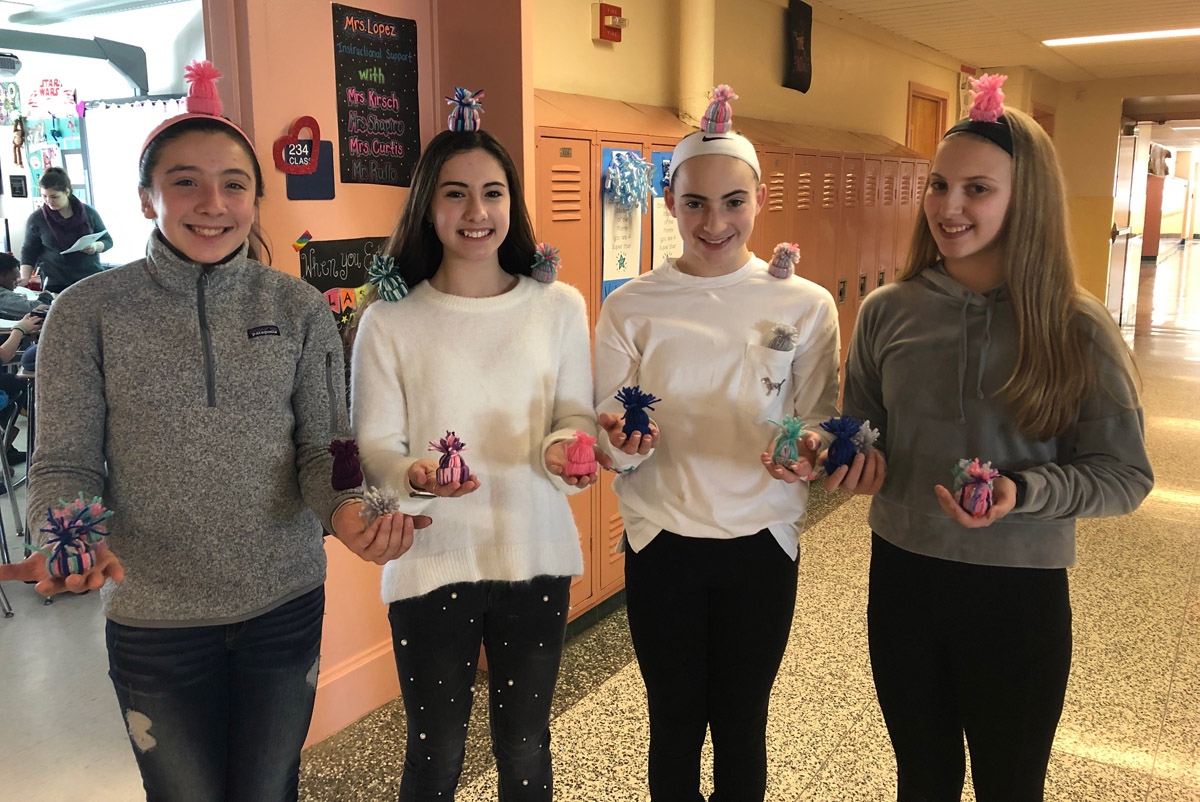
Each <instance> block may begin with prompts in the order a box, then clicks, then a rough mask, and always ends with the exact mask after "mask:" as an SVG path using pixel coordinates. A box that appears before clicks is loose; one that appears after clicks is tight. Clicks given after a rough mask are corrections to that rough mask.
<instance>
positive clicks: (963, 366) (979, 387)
mask: <svg viewBox="0 0 1200 802" xmlns="http://www.w3.org/2000/svg"><path fill="white" fill-rule="evenodd" d="M985 300H986V302H987V303H986V305H985V307H984V322H983V343H981V344H980V346H979V371H978V373H977V374H976V376H975V397H976V398H978V399H980V400H982V399H983V372H984V370H985V369H986V368H987V356H988V350H989V349H990V348H991V346H992V313H993V311H994V310H995V308H996V302H995V300H994V299H993V298H991V297H986V296H985ZM970 306H971V299H970V297H967V298H964V299H963V305H962V338H961V339H960V340H959V344H958V422H959V423H966V422H967V410H966V405H965V396H966V384H967V341H968V332H967V309H969V308H970Z"/></svg>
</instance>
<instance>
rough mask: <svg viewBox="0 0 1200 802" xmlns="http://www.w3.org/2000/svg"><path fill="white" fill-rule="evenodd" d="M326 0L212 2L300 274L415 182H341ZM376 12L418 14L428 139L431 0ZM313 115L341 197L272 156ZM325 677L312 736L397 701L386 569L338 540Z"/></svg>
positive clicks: (396, 205) (387, 1)
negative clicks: (382, 590) (315, 245)
mask: <svg viewBox="0 0 1200 802" xmlns="http://www.w3.org/2000/svg"><path fill="white" fill-rule="evenodd" d="M330 5H331V4H330V2H329V0H206V3H205V18H206V39H207V42H208V51H209V55H210V57H211V58H212V59H213V60H214V61H215V62H216V63H217V64H218V66H219V67H221V68H222V69H224V70H225V71H226V74H227V76H228V77H229V78H230V79H231V80H227V81H226V82H225V83H226V86H224V87H222V92H223V95H224V99H225V101H226V111H227V113H228V114H230V116H233V117H235V118H238V119H240V121H241V122H242V123H243V124H244V125H245V126H246V128H247V130H248V132H250V133H251V136H252V137H253V139H254V143H255V147H256V149H257V150H258V153H259V155H260V161H261V162H262V166H263V171H264V176H263V177H264V185H265V190H266V196H265V197H264V198H263V201H262V204H261V207H260V214H259V218H260V222H261V225H262V228H263V230H264V231H265V232H266V234H267V236H268V239H269V242H270V244H271V247H272V251H273V253H274V260H273V261H274V266H275V267H276V268H278V269H280V270H283V271H285V272H287V273H291V274H293V275H299V272H300V261H299V256H298V254H297V253H296V251H295V250H294V249H293V248H292V247H291V243H292V241H294V240H295V239H296V237H297V236H299V235H300V234H301V233H302V232H304V231H305V230H308V231H310V232H311V233H312V235H313V237H314V238H315V239H318V240H326V239H348V238H353V237H367V236H382V235H387V234H389V233H390V232H391V230H392V228H393V227H394V226H395V223H396V220H397V218H398V216H399V213H400V209H401V207H402V205H403V203H404V199H405V198H406V197H407V194H408V190H407V189H403V188H398V187H387V186H375V185H367V184H343V183H341V181H340V180H337V176H338V175H339V174H340V173H339V170H338V165H337V158H338V155H337V108H336V98H335V93H334V92H335V90H334V86H335V80H334V72H333V48H332V42H333V38H332V37H333V15H332V12H331V9H330ZM346 5H351V6H354V7H356V8H364V9H367V10H370V11H375V12H377V13H380V14H388V15H391V16H397V17H405V18H408V19H414V20H416V22H417V33H418V75H419V80H420V85H419V95H420V104H421V141H422V143H424V142H427V141H428V140H429V139H430V138H432V136H433V135H434V133H435V132H436V131H438V130H441V128H442V126H444V125H445V116H446V115H445V112H443V111H442V109H443V108H445V106H444V103H443V101H442V95H444V94H447V92H442V91H440V90H435V88H434V81H435V74H436V70H435V68H434V65H435V46H434V42H435V41H436V30H435V24H434V16H435V12H434V4H433V0H364V1H362V2H349V3H346ZM303 115H311V116H313V117H315V118H316V119H317V122H318V124H319V125H320V126H321V136H322V138H323V139H327V140H331V141H333V142H334V160H335V164H334V176H335V198H334V200H331V201H289V200H288V199H287V192H286V184H285V176H284V174H283V173H281V172H279V171H278V170H276V169H275V166H274V163H273V162H272V161H271V157H270V153H271V146H272V143H273V142H274V140H275V139H276V138H277V137H279V136H280V135H282V134H284V133H286V132H287V130H288V129H289V128H290V126H291V124H292V122H293V121H294V120H295V119H296V118H297V117H300V116H303ZM325 552H326V555H327V556H328V559H329V573H328V580H327V582H326V588H325V589H326V599H327V601H326V616H325V630H324V642H323V644H322V648H321V675H320V680H319V683H318V686H317V702H316V709H315V711H314V713H313V723H312V727H311V729H310V731H309V738H308V740H309V743H312V742H315V741H319V740H321V739H322V738H325V737H326V736H328V735H330V734H332V733H334V732H336V731H337V730H339V729H341V728H342V727H344V726H346V725H347V724H349V723H351V722H353V721H354V720H356V719H358V718H360V717H362V716H363V715H365V714H367V713H369V712H370V711H371V710H374V709H375V708H376V707H379V706H380V705H382V704H384V703H386V702H388V701H390V700H391V699H394V698H395V697H396V695H397V694H398V693H399V683H398V682H397V679H396V669H395V663H394V661H393V658H392V650H391V634H390V630H389V627H388V622H387V608H386V607H385V606H384V604H383V603H382V602H381V601H380V598H379V574H380V569H379V567H378V566H376V565H373V564H368V563H364V562H363V561H362V560H360V559H358V558H357V557H355V556H354V555H353V554H351V553H350V552H349V551H347V550H346V549H345V548H344V547H343V546H342V545H341V543H340V542H338V541H337V540H334V539H332V538H330V539H328V540H327V541H326V545H325Z"/></svg>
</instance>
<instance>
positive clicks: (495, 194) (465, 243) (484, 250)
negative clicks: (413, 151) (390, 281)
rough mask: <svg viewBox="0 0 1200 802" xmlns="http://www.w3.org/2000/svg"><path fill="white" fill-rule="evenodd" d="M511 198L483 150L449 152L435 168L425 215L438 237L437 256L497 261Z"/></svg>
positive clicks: (493, 162) (492, 160)
mask: <svg viewBox="0 0 1200 802" xmlns="http://www.w3.org/2000/svg"><path fill="white" fill-rule="evenodd" d="M511 203H512V199H511V196H510V195H509V189H508V180H507V179H506V178H505V175H504V167H503V166H502V165H501V164H500V162H499V161H497V160H496V157H494V156H492V155H491V154H490V153H488V152H487V151H485V150H481V149H475V150H468V151H465V152H463V153H459V154H457V155H455V156H451V157H450V158H449V159H447V160H446V162H445V163H444V164H443V165H442V169H441V172H440V173H439V174H438V183H437V187H436V189H435V190H434V195H433V201H432V203H430V204H429V215H428V218H429V220H430V222H431V223H432V224H433V228H434V231H435V232H437V236H438V239H439V240H441V241H442V247H443V249H444V255H443V260H454V261H463V262H479V261H494V262H496V264H497V266H498V265H499V261H498V259H497V256H496V251H497V250H498V249H499V248H500V244H501V243H502V242H504V238H505V237H507V236H508V219H509V212H510V206H511Z"/></svg>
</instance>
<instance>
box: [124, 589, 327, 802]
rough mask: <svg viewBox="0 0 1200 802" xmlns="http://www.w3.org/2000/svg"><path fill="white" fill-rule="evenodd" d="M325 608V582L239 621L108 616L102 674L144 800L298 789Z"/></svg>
mask: <svg viewBox="0 0 1200 802" xmlns="http://www.w3.org/2000/svg"><path fill="white" fill-rule="evenodd" d="M324 612H325V588H324V587H323V586H322V587H318V588H316V589H315V590H312V591H310V592H308V593H306V594H304V595H303V596H300V597H298V598H296V599H293V600H292V601H290V602H287V603H286V604H283V605H281V606H279V607H277V608H275V609H274V610H271V611H270V612H267V613H264V614H262V615H260V616H258V617H256V618H252V619H250V620H248V621H242V622H240V623H237V624H227V625H221V626H201V627H179V628H167V629H158V628H145V627H131V626H125V625H124V624H117V623H115V622H113V621H108V622H107V627H106V630H105V636H106V640H107V643H108V665H109V670H108V674H109V677H110V678H111V679H112V682H113V687H114V688H116V691H117V701H118V702H119V703H120V705H121V713H122V715H123V716H124V717H125V724H126V727H127V729H128V730H129V739H130V742H131V743H132V745H133V751H134V755H135V756H136V757H137V762H138V768H139V769H140V770H141V773H142V784H143V785H144V786H145V788H146V799H147V802H159V800H167V801H169V802H285V801H287V800H295V799H296V798H297V784H298V781H299V769H300V747H301V746H302V745H303V744H304V738H305V736H306V735H307V734H308V725H309V721H310V719H311V718H312V710H313V700H314V699H315V698H316V686H317V664H318V659H319V656H320V652H321V624H322V618H323V616H324Z"/></svg>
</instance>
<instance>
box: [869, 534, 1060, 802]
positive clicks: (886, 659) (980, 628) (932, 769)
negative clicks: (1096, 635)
mask: <svg viewBox="0 0 1200 802" xmlns="http://www.w3.org/2000/svg"><path fill="white" fill-rule="evenodd" d="M963 536H964V537H987V530H981V531H980V532H979V533H974V532H971V533H967V532H966V530H964V535H963ZM871 544H872V547H871V590H870V602H869V604H868V607H867V620H868V630H869V640H870V648H871V670H872V672H873V673H874V675H875V691H876V693H877V694H878V696H879V706H880V708H881V709H882V710H883V717H884V720H885V721H886V722H887V728H888V734H889V735H890V736H891V738H892V747H893V748H894V749H895V751H896V767H897V770H898V774H899V791H898V795H897V798H898V800H899V801H900V802H958V800H959V799H960V798H961V796H962V787H963V776H964V771H965V769H964V754H963V733H964V732H965V733H966V737H967V745H968V746H969V747H970V750H971V776H972V779H973V780H974V783H975V797H976V799H978V800H979V802H1041V800H1042V794H1043V786H1044V785H1045V781H1046V764H1047V763H1048V762H1049V760H1050V746H1051V744H1052V743H1053V741H1054V731H1055V729H1056V728H1057V727H1058V719H1059V717H1060V716H1061V715H1062V707H1063V697H1064V696H1065V694H1066V689H1067V674H1068V673H1069V672H1070V668H1071V601H1070V598H1069V595H1068V592H1067V572H1066V570H1065V569H1061V568H1060V569H1042V568H1001V567H994V566H986V565H971V564H968V563H960V562H953V561H950V560H939V559H935V558H933V557H925V556H921V555H918V554H913V553H911V552H908V551H905V550H903V549H900V548H897V547H896V546H893V545H892V544H891V543H888V542H887V541H886V540H884V539H883V538H881V537H879V536H878V535H875V536H873V538H872V541H871Z"/></svg>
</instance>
